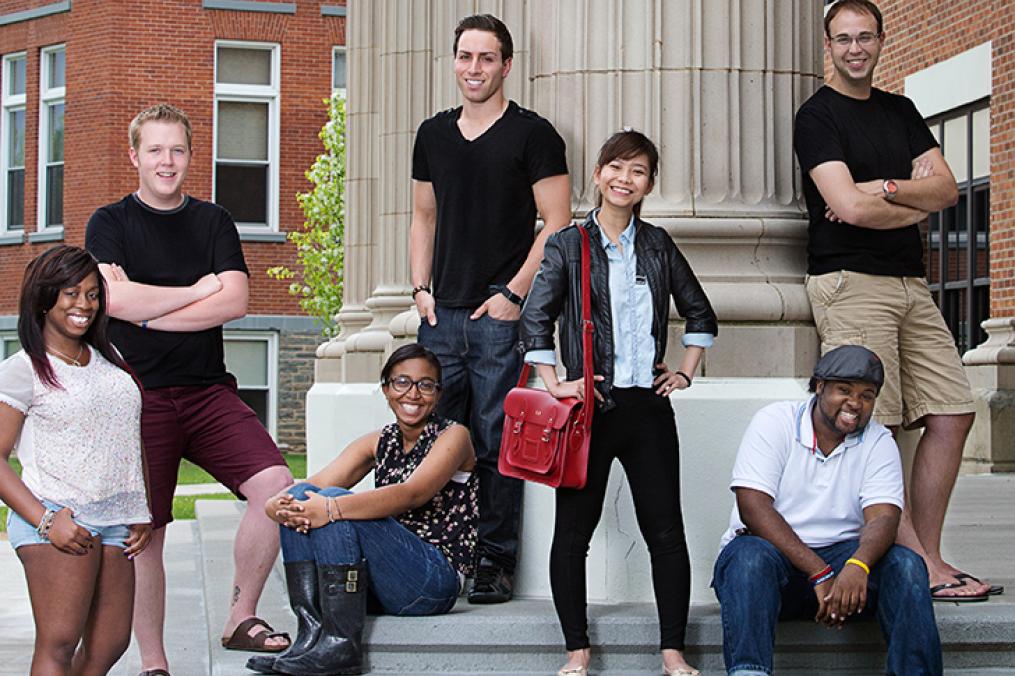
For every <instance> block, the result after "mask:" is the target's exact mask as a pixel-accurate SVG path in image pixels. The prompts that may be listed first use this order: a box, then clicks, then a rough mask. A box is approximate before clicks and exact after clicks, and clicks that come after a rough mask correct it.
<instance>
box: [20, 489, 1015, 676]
mask: <svg viewBox="0 0 1015 676" xmlns="http://www.w3.org/2000/svg"><path fill="white" fill-rule="evenodd" d="M195 492H198V493H203V492H211V491H210V490H208V487H207V486H202V487H200V488H199V489H197V490H195ZM198 504H199V510H198V513H199V518H200V521H184V522H176V523H173V524H171V525H170V526H169V531H168V532H167V547H166V564H167V565H166V568H167V576H168V587H169V590H170V591H169V596H168V599H167V606H168V607H167V616H168V617H169V622H168V623H167V634H166V639H167V648H168V652H169V654H170V657H171V660H172V666H173V674H174V676H204V675H205V674H207V675H209V676H211V675H212V674H214V675H215V676H239V675H241V674H250V673H251V672H249V671H246V670H245V669H244V668H243V662H244V661H245V659H246V655H245V654H242V653H235V652H229V651H225V650H223V649H222V648H221V647H219V646H218V645H217V639H218V636H217V633H218V631H220V630H221V626H219V625H220V624H221V620H222V618H223V615H222V613H223V612H224V610H225V600H226V597H227V596H228V584H229V579H230V576H231V553H230V549H231V538H232V533H233V530H234V529H235V521H236V520H237V519H238V515H239V505H238V504H237V503H233V502H203V503H198ZM202 506H204V507H202ZM1013 536H1015V475H1011V474H1009V475H993V476H968V477H961V478H960V479H959V482H958V484H957V486H956V489H955V493H954V495H953V498H952V503H951V508H950V510H949V515H948V519H947V521H946V524H945V538H944V539H945V553H946V556H947V558H948V559H949V560H951V561H953V562H954V563H955V564H956V565H960V566H961V567H962V568H964V569H965V570H968V571H970V572H972V573H974V574H977V575H982V576H984V577H985V578H989V579H990V580H991V581H992V582H994V583H996V584H1003V585H1005V586H1006V588H1007V591H1006V594H1005V595H1004V596H1000V597H994V598H992V599H991V600H990V601H988V602H986V603H980V604H966V605H964V606H959V605H957V604H936V608H935V610H936V611H937V616H938V621H939V624H940V626H941V628H942V640H943V641H944V642H945V643H946V645H945V652H946V656H945V663H946V665H948V666H949V668H947V669H946V674H948V675H949V676H972V675H974V674H975V675H977V676H988V675H990V676H999V675H1000V674H1012V673H1015V566H1013V561H1015V537H1013ZM0 576H2V577H0V579H2V580H3V585H2V586H0V675H2V676H8V675H10V676H14V675H15V674H17V675H24V674H27V673H28V666H29V663H30V660H31V652H32V639H33V633H34V632H33V626H32V618H31V613H30V609H29V606H28V596H27V592H26V591H25V586H24V575H23V571H22V569H21V565H20V563H19V562H18V561H17V558H16V556H15V555H14V553H13V552H12V551H11V549H10V548H9V547H8V546H7V545H6V543H0ZM282 589H283V586H282V579H281V576H280V574H279V571H278V570H277V569H276V570H275V571H274V572H273V573H272V574H271V576H270V578H269V583H268V587H267V588H266V591H265V595H264V598H263V601H262V604H261V607H260V608H259V611H260V613H261V614H262V615H263V616H264V617H265V618H266V619H267V620H268V621H269V622H272V623H273V624H275V626H276V627H278V628H280V629H283V630H291V629H292V626H291V625H292V621H291V619H290V618H289V617H288V610H287V609H286V608H285V605H284V594H283V592H282ZM206 597H207V598H208V599H210V600H209V601H208V602H206V601H205V599H206ZM629 605H631V607H628V608H625V607H623V605H620V606H617V605H614V606H600V605H595V604H593V605H590V615H591V618H592V622H593V627H592V632H593V635H594V636H597V635H598V636H601V637H602V639H603V641H604V642H607V643H610V646H611V649H607V650H604V651H601V652H600V653H599V654H598V655H597V656H596V661H597V664H594V665H593V666H597V665H598V666H599V667H600V668H599V669H597V670H596V672H595V673H596V675H597V676H614V675H617V674H651V673H657V672H656V671H654V670H653V669H652V668H651V665H652V664H653V663H654V661H655V658H654V656H653V655H654V647H653V646H652V645H651V644H652V643H653V640H652V639H653V634H654V632H655V618H654V611H653V609H651V608H649V607H646V608H643V609H640V608H639V607H637V606H636V605H633V604H629ZM717 612H718V611H717V608H716V607H714V604H712V605H709V606H695V607H694V608H692V617H691V626H690V627H689V635H688V639H689V646H688V647H689V652H690V653H692V657H693V658H695V659H693V660H692V661H694V662H696V663H697V664H698V665H700V666H701V667H705V668H703V669H702V672H703V674H706V676H712V675H715V676H718V674H720V673H722V670H721V656H720V654H719V653H718V652H717V651H718V648H719V645H718V644H717V641H718V640H719V636H720V634H719V625H718V617H717ZM371 626H372V628H371V630H370V632H369V639H370V642H371V645H372V646H373V648H374V653H373V655H374V657H373V661H374V664H375V668H377V669H378V671H375V672H374V673H396V672H397V673H445V674H452V673H479V672H480V671H481V670H482V669H487V670H489V671H486V673H487V674H494V673H516V674H523V673H528V674H534V673H552V669H550V668H549V666H550V665H554V664H557V662H558V661H559V655H560V654H562V651H563V649H562V647H560V646H559V645H558V644H559V642H560V641H559V629H557V627H556V625H555V618H554V616H553V613H552V609H551V607H550V604H549V602H548V601H536V600H532V601H527V600H521V601H516V602H513V603H510V604H507V605H506V606H500V607H488V608H482V607H477V606H468V605H466V604H460V606H459V607H457V608H456V609H455V611H454V612H453V613H452V614H451V615H447V616H443V617H440V618H426V619H424V618H410V619H406V618H377V619H376V620H372V621H371ZM854 641H860V642H861V645H853V646H852V650H850V647H849V644H850V642H854ZM879 644H880V638H879V637H878V635H877V631H876V628H875V627H874V626H867V627H861V626H858V627H854V628H851V629H847V631H843V632H841V633H839V632H826V631H817V630H815V629H814V628H813V627H811V626H810V625H807V626H804V624H798V625H796V626H794V625H784V626H782V627H781V628H780V640H779V646H780V648H781V649H780V654H781V658H780V659H781V660H782V664H784V665H785V666H786V667H789V668H788V669H780V671H779V672H778V673H780V675H782V674H787V675H789V674H797V675H801V676H802V675H803V674H808V675H812V674H814V673H817V672H818V671H821V672H825V671H829V672H830V673H836V674H874V673H879V670H877V669H873V668H872V665H876V664H878V663H879V660H880V659H881V658H880V657H879V656H878V654H879V653H880V651H881V650H882V647H880V645H879ZM625 651H626V653H627V654H626V656H625V655H624V654H623V653H624V652H625ZM810 664H813V665H814V666H808V665H810ZM817 664H821V665H822V666H821V668H820V669H819V668H817V666H816V665H817ZM635 665H637V666H635ZM473 666H474V667H475V668H470V667H473ZM558 666H559V665H558ZM777 666H778V665H777ZM138 671H139V664H138V660H137V650H136V647H135V646H132V647H131V648H130V649H129V650H128V652H127V654H126V655H125V656H124V658H123V659H122V660H121V661H120V663H119V664H118V665H117V666H116V667H115V668H114V670H113V671H112V672H111V673H112V674H114V676H135V675H136V674H137V673H138Z"/></svg>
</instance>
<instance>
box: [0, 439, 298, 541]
mask: <svg viewBox="0 0 1015 676" xmlns="http://www.w3.org/2000/svg"><path fill="white" fill-rule="evenodd" d="M282 457H284V458H285V461H286V463H288V465H289V469H290V471H292V473H293V476H294V477H297V478H299V479H302V478H305V477H306V476H307V456H306V455H304V454H302V453H283V454H282ZM10 463H11V467H13V468H14V471H15V472H17V474H18V476H21V463H20V462H18V459H17V458H11V459H10ZM177 483H178V484H179V485H181V486H185V485H192V484H214V483H218V482H217V481H215V479H214V478H213V477H212V476H211V475H210V474H208V473H207V472H205V471H204V470H203V469H201V468H200V467H198V466H197V465H195V464H194V463H192V462H189V461H187V460H184V461H183V462H181V463H180V473H179V475H178V478H177ZM235 499H236V496H235V495H233V494H232V493H205V494H202V495H181V496H178V497H175V498H173V518H174V519H177V520H180V519H193V518H194V501H195V500H235ZM6 532H7V508H6V507H0V533H6Z"/></svg>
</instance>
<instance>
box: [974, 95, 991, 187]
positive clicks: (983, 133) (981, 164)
mask: <svg viewBox="0 0 1015 676" xmlns="http://www.w3.org/2000/svg"><path fill="white" fill-rule="evenodd" d="M989 112H990V111H989V109H988V108H981V109H980V110H977V111H975V112H974V113H973V178H980V177H981V176H987V175H989V174H990V114H989Z"/></svg>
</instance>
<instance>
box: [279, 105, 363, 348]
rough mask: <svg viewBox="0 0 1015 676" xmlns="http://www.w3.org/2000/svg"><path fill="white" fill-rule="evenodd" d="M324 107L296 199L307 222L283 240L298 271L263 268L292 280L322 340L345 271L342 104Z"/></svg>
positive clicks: (330, 330) (338, 304) (331, 323)
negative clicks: (303, 188) (316, 145)
mask: <svg viewBox="0 0 1015 676" xmlns="http://www.w3.org/2000/svg"><path fill="white" fill-rule="evenodd" d="M324 102H325V103H326V104H327V106H328V121H327V122H326V123H325V125H324V127H322V128H321V131H320V133H319V134H318V135H317V136H318V138H320V139H321V143H323V144H324V152H323V153H321V154H320V155H318V156H317V159H316V160H314V163H313V165H311V167H310V169H309V170H307V172H306V174H305V176H306V177H307V180H308V181H310V182H311V183H313V185H314V187H313V189H311V190H310V192H305V193H299V194H297V195H296V201H297V202H299V205H300V207H301V208H302V209H303V215H304V217H305V218H306V221H304V223H303V225H302V226H301V227H300V229H299V230H294V231H293V232H290V233H289V234H288V239H289V241H291V242H293V243H294V244H295V245H296V259H297V262H298V266H299V267H298V268H297V269H296V270H290V269H289V268H288V267H286V266H284V265H277V266H275V267H272V268H268V275H269V276H270V277H272V278H274V279H288V280H291V281H290V283H289V293H290V294H291V295H293V296H297V297H298V298H299V300H300V307H301V308H303V310H304V311H305V312H306V313H307V314H308V315H310V316H311V317H313V318H314V320H315V321H316V322H318V323H320V324H322V326H323V330H322V332H323V333H324V335H326V336H333V335H335V333H336V331H337V328H338V327H337V325H336V324H335V315H336V314H338V311H339V310H341V309H342V278H343V272H344V268H345V265H344V263H345V249H344V233H345V100H344V99H343V98H342V95H341V94H337V93H336V94H334V95H332V97H331V98H330V99H324Z"/></svg>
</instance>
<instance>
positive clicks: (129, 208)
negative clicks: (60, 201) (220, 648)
mask: <svg viewBox="0 0 1015 676" xmlns="http://www.w3.org/2000/svg"><path fill="white" fill-rule="evenodd" d="M190 140H191V133H190V122H189V120H188V119H187V116H186V114H185V113H184V112H183V111H182V110H179V109H178V108H174V107H173V106H168V105H164V104H162V105H156V106H152V107H151V108H148V109H146V110H144V111H141V112H140V113H138V115H137V116H136V117H135V118H134V120H133V121H132V122H131V125H130V142H131V147H130V159H131V162H132V163H133V165H134V166H135V167H136V168H137V171H138V183H139V187H138V190H137V192H135V193H132V194H130V195H127V196H126V197H124V198H123V199H121V200H120V201H119V202H115V203H113V204H109V205H106V206H104V207H101V208H99V209H98V210H96V212H95V213H94V214H92V217H91V218H90V219H89V221H88V227H87V229H86V233H85V246H86V248H87V249H88V251H89V252H91V254H92V255H93V256H95V258H96V259H97V260H98V261H99V270H100V271H101V273H102V276H103V279H104V280H105V283H106V286H107V288H108V296H107V298H108V303H109V307H108V312H109V315H110V316H111V317H112V320H111V321H110V337H111V338H112V339H113V342H114V344H115V345H116V347H117V349H119V350H120V352H121V353H122V354H123V356H124V359H126V360H127V363H128V364H129V365H130V367H131V368H132V369H133V370H134V373H135V374H136V375H137V377H138V378H139V379H140V381H141V384H142V385H143V386H144V390H143V392H142V398H143V401H142V408H141V438H142V441H143V442H144V450H145V460H146V479H147V485H148V493H149V504H150V507H151V511H152V517H153V527H154V531H153V533H152V539H151V544H150V545H149V546H148V548H147V549H145V550H144V551H142V552H141V553H139V554H138V555H137V556H136V557H135V560H134V564H135V566H134V568H135V577H136V586H135V603H134V622H133V624H134V634H135V636H137V640H138V648H139V651H140V654H141V667H142V671H143V672H144V673H148V672H154V671H157V670H160V669H161V670H168V667H169V665H168V660H167V657H166V652H165V644H164V640H163V625H164V622H165V593H166V589H165V569H164V566H163V561H162V555H163V549H164V546H165V528H164V526H165V525H166V524H167V523H168V522H170V521H172V520H173V516H172V502H173V493H174V490H175V488H176V479H177V472H178V468H179V464H180V460H181V458H187V459H188V460H190V461H192V462H194V463H195V464H197V465H198V466H200V467H202V468H204V469H206V470H207V471H208V472H210V473H211V474H212V476H214V477H215V479H216V480H218V481H219V482H221V483H222V484H223V485H225V486H226V487H227V488H229V489H230V490H231V491H233V493H235V494H236V495H237V496H238V497H240V498H242V499H245V500H247V501H248V502H249V503H250V505H249V507H248V509H247V510H246V511H245V513H244V516H243V519H242V520H241V522H240V526H239V528H238V530H237V533H236V540H235V544H234V549H235V556H234V558H235V562H236V570H235V573H234V577H233V588H232V593H231V604H230V608H229V615H228V617H227V619H226V624H225V628H224V632H223V644H224V645H227V647H229V648H236V649H244V650H247V649H255V648H259V649H262V650H265V651H280V650H284V649H285V648H286V647H288V645H289V641H288V639H287V638H285V637H284V636H282V635H279V634H275V633H274V630H273V629H271V628H270V627H269V626H268V625H267V624H265V623H264V621H263V620H260V619H257V618H256V611H257V602H258V599H259V598H260V596H261V591H262V590H263V588H264V583H265V580H266V579H267V576H268V573H269V571H270V570H271V566H272V564H273V563H274V561H275V558H276V557H277V556H278V549H279V537H278V526H277V525H276V524H275V523H274V522H273V521H272V520H271V519H269V518H268V517H267V515H266V514H265V513H264V504H265V502H266V501H267V500H268V498H270V497H272V496H273V495H275V494H276V493H278V492H279V491H281V490H284V489H285V488H286V487H288V486H289V485H291V484H292V475H291V474H290V473H289V468H288V467H287V466H286V464H285V460H284V459H283V458H282V455H281V453H279V450H278V447H277V446H276V445H275V443H274V441H273V440H272V438H271V436H270V435H269V434H268V432H267V430H265V429H264V426H263V425H262V424H261V422H260V421H259V420H258V418H257V415H256V414H255V413H254V412H253V411H252V410H251V409H250V407H248V406H247V405H246V404H245V403H244V402H243V400H242V399H240V397H239V395H238V394H237V391H236V380H235V378H233V376H232V375H230V374H229V373H228V372H227V371H226V367H225V362H224V351H223V345H222V325H223V324H224V323H226V322H227V321H230V320H232V319H237V318H240V317H242V316H244V315H245V314H246V311H247V298H248V285H247V282H248V280H247V276H248V273H247V266H246V263H245V262H244V259H243V250H242V249H241V248H240V238H239V234H238V233H237V231H236V225H235V224H234V223H233V219H232V217H231V216H230V215H229V213H228V212H227V211H226V210H225V209H223V208H222V207H220V206H218V205H217V204H212V203H210V202H205V201H203V200H199V199H196V198H194V197H190V196H189V195H185V194H184V192H183V182H184V180H185V179H186V176H187V170H188V168H189V166H190V160H191V145H190ZM174 621H186V620H184V619H182V618H174Z"/></svg>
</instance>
